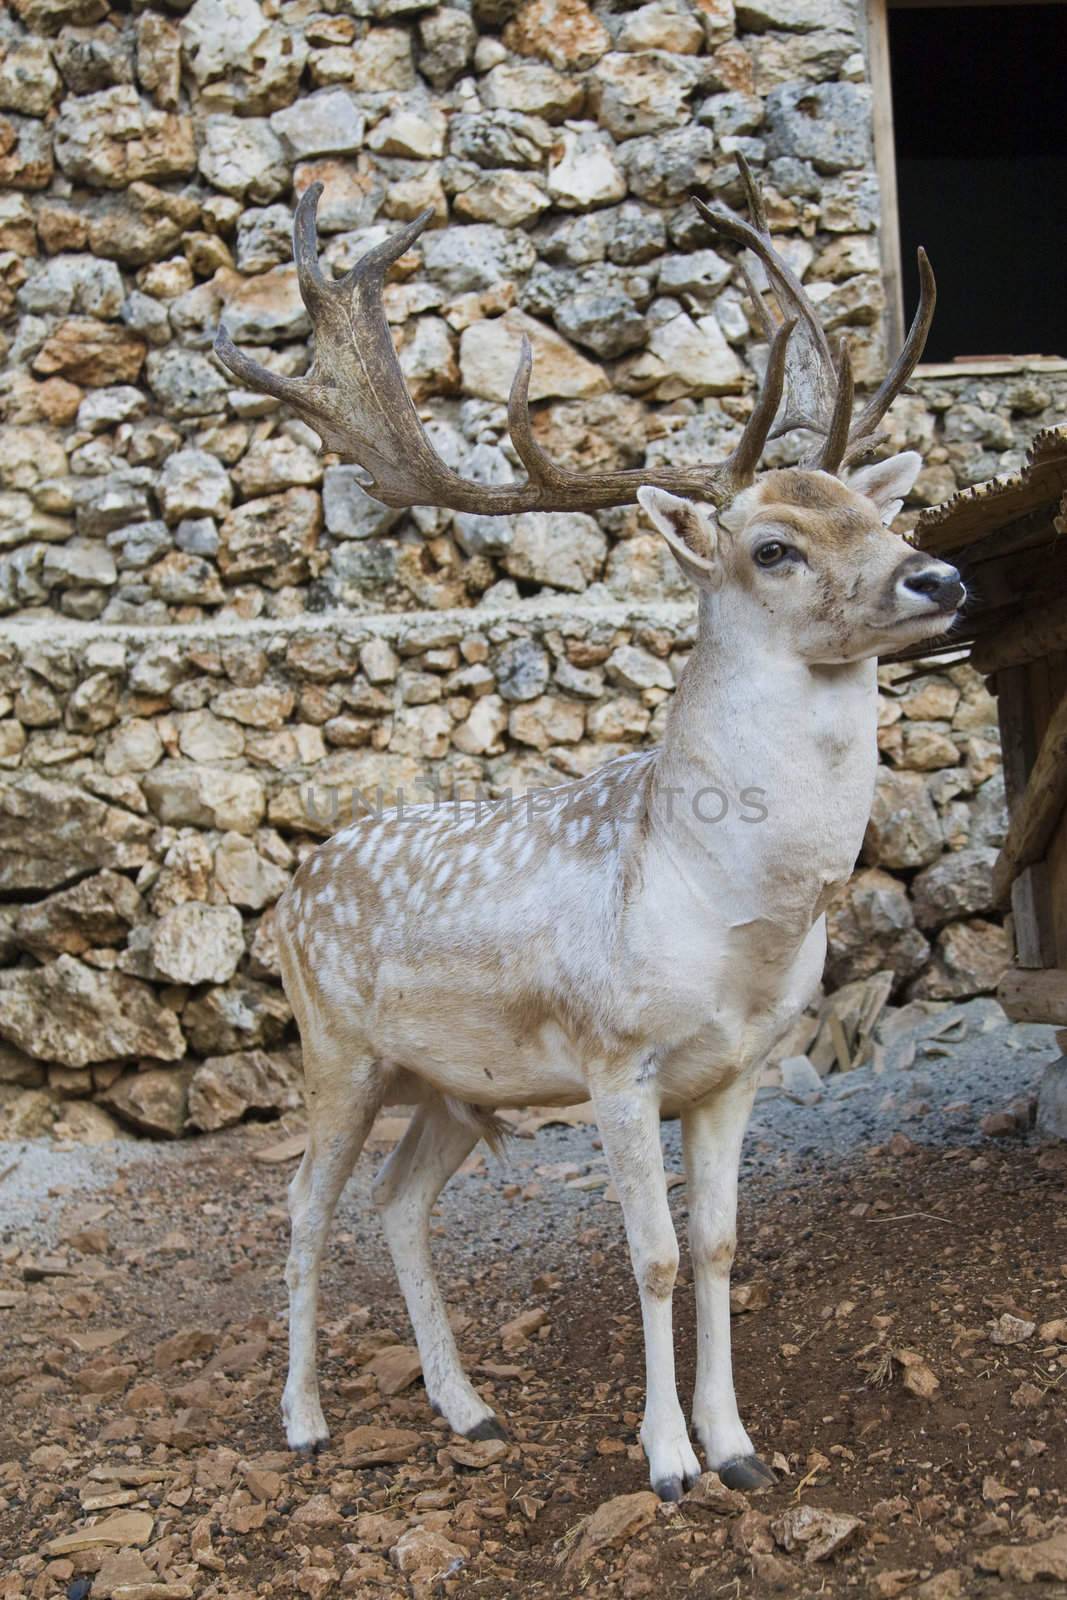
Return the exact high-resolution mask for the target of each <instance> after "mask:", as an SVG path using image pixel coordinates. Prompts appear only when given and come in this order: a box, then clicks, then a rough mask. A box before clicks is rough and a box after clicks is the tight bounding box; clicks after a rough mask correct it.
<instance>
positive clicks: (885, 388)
mask: <svg viewBox="0 0 1067 1600" xmlns="http://www.w3.org/2000/svg"><path fill="white" fill-rule="evenodd" d="M737 159H738V166H739V169H740V173H741V178H742V182H743V184H744V188H745V192H746V197H747V204H748V210H749V214H750V218H751V220H745V219H744V218H742V217H740V216H738V215H737V214H736V213H734V212H733V211H731V210H730V209H729V208H728V207H726V206H725V205H721V204H716V205H705V204H704V202H703V201H699V200H698V201H697V202H696V204H697V206H698V207H699V209H700V211H701V214H702V215H703V217H704V219H705V221H706V222H707V223H708V224H709V226H710V227H711V228H712V229H713V230H714V231H715V232H716V233H717V234H719V235H720V236H721V237H723V238H724V239H727V240H729V241H731V242H732V243H734V244H735V245H737V246H738V247H739V248H740V249H747V250H749V251H751V252H752V254H753V255H754V256H755V257H756V259H757V260H758V261H759V262H760V263H761V264H762V266H763V268H764V270H765V272H766V276H767V280H768V285H769V291H770V294H771V295H772V297H773V300H774V302H775V305H776V309H777V315H776V314H775V312H774V311H773V310H772V309H771V308H770V307H769V306H768V305H767V302H766V300H765V298H764V295H763V293H762V292H760V291H759V290H758V289H757V288H756V287H755V285H754V283H753V282H752V279H751V277H750V276H749V275H748V274H747V273H745V279H746V283H747V285H748V290H749V294H750V296H751V299H752V303H753V306H754V307H755V312H756V318H757V321H758V323H759V325H760V327H761V329H762V331H763V333H764V335H765V337H766V339H767V341H768V345H769V349H768V355H767V363H766V368H765V371H764V376H763V383H762V386H761V389H760V393H759V395H758V397H757V400H756V402H755V405H754V407H753V410H752V413H751V415H750V417H749V419H748V422H747V423H746V425H745V428H744V431H743V433H742V435H741V438H740V440H739V441H738V443H737V445H736V446H735V447H734V449H733V450H732V451H731V452H730V453H729V455H727V456H726V457H725V459H724V460H722V461H720V462H716V463H710V464H707V465H701V466H671V467H660V468H638V469H633V470H628V471H618V472H595V473H580V472H573V471H570V470H569V469H566V468H563V467H560V466H558V465H557V464H556V463H555V462H553V461H552V460H551V459H550V458H549V456H548V455H547V454H546V453H545V451H544V450H543V449H542V448H541V446H540V445H539V444H538V443H537V442H536V440H535V439H534V436H533V429H532V426H531V419H530V409H529V387H530V371H531V365H532V355H531V351H530V347H529V344H528V343H527V342H524V344H523V349H522V352H521V355H520V359H519V365H518V369H517V371H516V373H515V378H514V381H513V383H512V388H511V395H510V399H509V403H508V422H509V428H510V434H511V441H512V444H513V446H514V449H515V452H516V454H517V456H518V457H519V460H520V461H521V463H522V465H523V467H524V468H525V470H526V475H527V476H526V482H525V483H520V484H481V483H476V482H473V481H471V480H470V479H466V478H463V477H461V476H460V475H459V474H458V473H456V472H454V471H453V470H452V469H451V468H450V467H449V466H448V465H447V464H446V463H445V462H444V461H443V460H442V459H441V457H440V456H439V455H437V453H436V451H435V450H434V448H433V446H432V444H431V443H430V440H429V438H428V436H427V434H426V432H425V430H424V428H423V426H422V423H421V422H420V420H419V416H418V412H417V411H416V409H415V405H414V403H413V401H412V399H411V396H410V395H409V393H408V391H407V387H406V385H405V382H404V377H403V374H402V372H401V368H400V364H399V361H398V360H397V356H396V352H395V350H394V348H393V341H392V336H391V334H390V330H389V325H388V323H387V321H386V317H385V311H384V309H383V305H382V288H383V285H384V282H385V276H386V273H387V272H388V270H389V268H390V267H391V266H392V264H393V263H394V262H395V261H397V260H398V259H399V257H400V256H402V255H403V254H404V252H405V251H406V250H408V249H409V248H410V247H411V245H412V244H413V243H414V242H415V240H416V239H417V238H418V237H419V235H420V234H421V233H422V231H423V230H424V229H425V227H426V226H427V224H428V223H429V221H430V219H431V216H432V212H431V211H429V210H427V211H425V212H423V214H422V215H421V216H420V217H418V218H417V219H416V220H415V221H414V222H412V223H411V224H410V225H409V226H408V227H406V228H402V229H401V230H400V231H399V232H397V233H396V234H394V235H392V236H391V237H390V238H389V239H387V240H385V241H384V243H382V244H380V245H378V246H377V247H376V248H375V249H372V250H370V251H368V253H367V254H366V255H365V256H363V257H362V259H361V260H360V261H358V262H357V263H356V265H355V266H354V267H353V268H352V270H351V271H350V272H348V273H347V274H346V275H345V276H344V277H343V278H341V279H339V280H336V281H333V280H330V279H328V278H326V277H325V276H324V274H323V272H322V269H321V267H320V265H319V260H318V234H317V229H316V222H315V217H316V210H317V207H318V201H319V196H320V194H321V192H322V185H321V184H317V183H316V184H312V185H311V186H310V187H309V188H308V189H307V190H305V192H304V194H303V196H302V198H301V200H300V203H299V205H298V206H297V209H296V218H295V222H294V227H293V252H294V256H295V260H296V266H297V273H298V278H299V284H300V292H301V295H302V297H303V300H304V304H305V305H306V307H307V310H308V315H309V316H310V318H311V323H312V327H313V328H314V332H315V352H314V359H313V361H312V364H311V367H310V369H309V371H308V373H307V375H306V377H303V378H287V377H280V376H278V375H277V374H275V373H272V372H269V371H268V370H267V369H266V368H264V367H262V366H260V365H259V364H258V363H257V362H255V361H253V360H252V359H250V357H248V356H247V355H245V354H244V353H243V352H242V351H241V350H239V349H238V348H237V347H236V346H235V345H234V344H233V342H232V340H231V339H230V337H229V335H228V334H227V332H226V329H225V328H224V327H220V329H219V332H218V336H217V338H216V341H215V351H216V354H217V355H218V357H219V359H220V360H221V361H222V363H223V365H224V366H226V367H228V368H229V370H230V371H231V372H232V373H233V374H234V375H235V376H236V377H237V378H239V379H240V380H241V381H242V382H243V383H247V384H248V385H249V386H250V387H251V388H254V389H258V390H261V391H263V392H264V393H267V394H271V395H275V396H276V397H277V398H278V399H279V400H283V401H285V402H286V403H287V404H288V405H289V406H291V408H292V409H293V410H294V411H295V412H296V413H297V415H298V416H300V417H301V418H303V420H304V421H305V422H307V423H308V424H309V425H310V426H311V427H312V428H314V429H315V431H316V432H317V433H318V434H319V435H320V436H321V438H322V441H323V444H324V445H325V446H326V448H327V449H329V450H334V451H336V452H337V453H338V454H339V455H340V456H341V457H342V459H343V460H345V461H348V462H352V463H355V464H356V465H358V466H360V467H362V468H363V469H364V470H365V471H366V472H367V473H368V474H369V475H370V482H369V483H368V485H367V488H368V492H369V493H371V494H372V495H374V496H375V497H376V498H377V499H379V500H381V501H383V502H384V503H385V504H386V505H390V506H416V505H434V506H443V507H447V508H449V509H451V510H454V511H462V512H475V513H481V514H483V515H484V514H489V515H494V514H497V515H506V514H514V513H516V512H521V511H535V510H540V511H579V510H580V511H592V510H597V509H599V508H602V507H606V506H617V505H627V504H630V503H632V502H634V501H635V500H638V499H640V501H641V504H642V505H643V506H644V508H645V510H646V511H647V512H648V514H649V516H650V517H651V518H652V520H653V522H654V523H655V525H656V526H657V527H658V528H659V529H660V531H661V532H662V533H663V534H664V535H665V537H666V538H667V539H668V541H669V543H670V545H671V548H672V549H673V550H674V553H675V555H676V557H677V558H678V560H679V561H680V563H681V565H682V567H683V569H684V570H685V572H686V573H687V574H688V575H689V577H690V578H691V579H692V580H693V581H694V582H695V583H696V584H697V585H698V586H699V587H701V588H704V589H714V588H717V587H719V586H720V585H721V584H722V583H723V581H724V579H727V578H728V579H730V580H732V581H733V582H736V583H737V584H738V585H740V586H741V588H742V589H743V590H745V591H748V592H750V593H751V595H752V597H753V602H754V606H755V608H756V611H757V612H758V611H759V610H761V609H762V611H763V612H764V613H766V614H768V615H773V616H777V617H778V620H779V624H781V621H782V620H783V618H782V614H783V613H784V614H785V615H786V616H788V617H791V618H794V619H796V626H797V634H798V637H797V646H798V648H800V649H801V650H802V652H803V653H804V654H805V655H807V656H808V658H809V659H836V660H850V659H855V658H856V657H857V656H862V655H871V654H875V653H877V651H878V650H880V649H882V648H885V647H887V646H889V645H890V641H892V647H899V646H901V645H904V644H909V643H912V642H914V640H915V639H917V638H922V637H925V636H927V635H928V634H932V633H939V632H941V631H943V629H944V626H945V623H946V619H947V618H948V617H949V616H950V615H951V613H952V612H953V611H954V610H955V607H956V604H957V603H958V601H959V598H960V596H961V595H962V586H961V585H960V584H959V580H958V575H956V574H955V572H954V569H952V568H950V567H944V566H943V564H941V563H936V562H931V561H930V560H928V559H927V558H925V557H921V556H918V555H916V554H915V552H913V551H911V550H910V549H909V547H908V546H907V545H906V544H905V543H904V541H903V540H902V539H899V538H896V537H895V536H892V535H890V534H888V532H887V530H886V528H885V526H884V524H885V523H886V522H888V521H890V520H892V517H893V516H894V515H895V514H896V511H897V510H898V509H899V506H900V503H901V501H902V500H903V498H904V496H905V495H906V494H907V492H908V490H909V489H910V488H911V485H912V483H913V482H914V480H915V477H916V474H917V472H918V470H919V466H920V462H919V458H918V457H917V456H916V455H914V454H913V453H912V452H908V453H906V454H904V455H901V456H897V457H895V458H893V459H891V460H890V461H887V462H881V463H879V464H878V465H877V466H873V467H867V468H864V469H862V470H861V471H859V472H855V473H853V474H852V476H851V477H850V478H849V479H848V480H847V481H842V478H841V476H840V475H841V474H842V473H843V472H844V471H845V470H846V469H847V468H848V467H849V465H850V464H851V463H852V462H854V461H855V460H857V459H858V458H860V457H862V456H864V455H866V454H868V453H869V452H870V451H871V449H872V447H873V446H874V445H875V444H876V443H877V440H878V437H879V427H880V424H881V421H882V419H883V417H884V416H885V414H886V412H887V411H888V410H889V407H890V405H891V404H892V402H893V400H894V399H895V397H896V396H897V395H898V394H899V393H900V390H901V389H902V388H903V386H904V384H905V383H906V382H907V380H908V378H909V377H910V375H911V373H912V371H913V369H914V367H915V365H916V363H917V362H918V360H919V358H920V356H921V355H922V351H923V346H924V344H925V342H926V335H927V332H928V330H929V326H930V321H931V318H932V316H933V309H934V299H935V289H934V279H933V273H932V272H931V269H930V264H929V262H928V261H927V258H926V255H925V252H924V251H922V250H920V251H919V276H920V284H921V295H920V303H919V308H918V311H917V312H916V315H915V320H914V322H913V323H912V326H911V330H910V332H909V334H908V338H907V341H906V343H905V345H904V348H903V349H902V350H901V352H900V355H899V357H898V358H897V360H896V362H895V363H894V365H893V368H892V370H891V371H890V372H889V373H888V375H887V376H886V378H885V379H884V381H883V382H882V383H881V385H880V386H879V388H878V390H877V392H876V393H875V394H874V395H873V397H872V398H871V399H870V401H869V402H868V403H867V405H866V407H865V408H864V410H863V411H862V413H861V414H860V416H859V417H858V418H856V419H853V415H852V412H853V383H852V374H851V365H850V360H849V353H848V348H847V346H846V344H845V342H844V340H842V341H841V344H840V346H839V349H838V351H837V353H836V357H835V354H834V352H832V351H831V349H830V345H829V342H828V340H827V337H826V333H825V330H824V329H823V327H822V324H821V322H820V321H819V317H818V314H817V312H816V310H815V308H814V306H813V305H812V303H811V301H810V300H809V299H808V297H807V295H806V294H805V293H804V290H803V288H802V287H801V285H800V282H799V281H798V279H797V278H796V276H795V274H794V273H793V272H792V270H791V269H790V267H789V265H788V263H787V262H786V261H784V260H783V258H782V257H781V256H780V255H779V253H778V251H777V250H776V249H775V248H774V244H773V241H772V238H771V233H770V228H769V226H768V224H767V219H766V215H765V212H764V207H763V202H762V197H761V196H760V193H759V190H758V188H757V186H756V184H755V182H754V180H753V178H752V175H751V173H750V171H749V169H748V166H747V164H746V162H745V160H744V157H743V156H740V155H739V156H738V158H737ZM742 271H743V272H744V267H743V266H742ZM776 422H777V427H776V429H775V424H776ZM793 428H804V429H808V430H810V431H811V433H812V434H814V435H815V440H816V443H815V445H814V446H813V449H812V451H811V453H810V455H809V456H808V457H807V458H806V459H805V460H804V462H803V463H802V464H801V466H800V467H798V468H793V469H789V470H786V471H776V472H769V473H766V474H765V475H764V476H763V478H762V479H761V480H760V481H759V482H758V483H757V481H756V472H757V468H758V466H759V461H760V457H761V455H762V453H763V450H764V447H765V445H766V443H767V440H768V438H769V437H771V436H772V429H775V431H776V432H777V433H781V432H784V431H786V430H788V429H793ZM679 497H681V498H679ZM953 584H955V587H953ZM805 614H807V617H808V626H807V627H806V628H804V627H802V626H801V618H802V617H804V615H805ZM827 650H828V651H829V652H830V653H829V655H826V654H825V653H824V652H825V651H827Z"/></svg>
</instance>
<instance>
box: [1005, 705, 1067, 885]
mask: <svg viewBox="0 0 1067 1600" xmlns="http://www.w3.org/2000/svg"><path fill="white" fill-rule="evenodd" d="M1065 805H1067V695H1065V696H1064V697H1063V698H1062V699H1061V700H1060V703H1059V705H1058V706H1057V707H1056V709H1055V711H1054V712H1053V713H1052V716H1051V718H1050V720H1049V723H1048V726H1047V728H1046V729H1045V733H1044V737H1043V738H1042V740H1041V747H1040V749H1039V750H1038V752H1037V760H1036V761H1035V762H1034V767H1033V771H1032V772H1031V773H1030V776H1029V778H1028V779H1027V783H1026V789H1025V790H1024V792H1023V794H1022V796H1021V798H1020V799H1019V800H1018V802H1017V803H1016V805H1015V806H1014V808H1013V811H1012V817H1011V822H1010V824H1009V826H1008V836H1007V838H1006V839H1005V840H1004V843H1003V844H1002V845H1001V847H1000V854H999V855H998V857H997V861H996V865H995V866H994V868H993V899H994V902H995V903H996V904H997V905H999V906H1006V905H1007V904H1008V902H1009V899H1010V897H1011V886H1012V884H1013V882H1014V881H1015V879H1016V878H1017V877H1018V875H1019V873H1020V872H1021V871H1022V869H1023V867H1028V866H1030V865H1031V863H1032V862H1034V861H1040V860H1041V858H1042V856H1043V855H1044V854H1045V852H1046V851H1047V849H1048V847H1049V844H1050V842H1051V840H1052V835H1053V833H1054V832H1055V829H1056V825H1057V823H1058V822H1059V820H1060V816H1061V815H1062V812H1063V808H1064V806H1065Z"/></svg>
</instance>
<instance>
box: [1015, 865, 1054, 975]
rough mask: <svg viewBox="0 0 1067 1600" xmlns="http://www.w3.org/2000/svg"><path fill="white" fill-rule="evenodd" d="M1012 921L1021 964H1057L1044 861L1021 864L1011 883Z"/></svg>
mask: <svg viewBox="0 0 1067 1600" xmlns="http://www.w3.org/2000/svg"><path fill="white" fill-rule="evenodd" d="M1011 923H1012V928H1013V930H1014V933H1015V959H1016V961H1017V962H1018V964H1019V966H1020V967H1030V968H1033V969H1037V968H1041V967H1054V966H1055V965H1056V954H1057V952H1056V924H1055V920H1054V917H1053V911H1052V886H1051V883H1050V881H1049V870H1048V864H1047V862H1044V861H1035V862H1034V864H1033V866H1032V867H1024V868H1023V870H1022V871H1021V872H1020V874H1019V876H1018V877H1017V878H1016V880H1015V882H1014V883H1013V884H1012V886H1011Z"/></svg>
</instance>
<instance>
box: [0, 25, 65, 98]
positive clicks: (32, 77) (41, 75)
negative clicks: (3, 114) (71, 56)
mask: <svg viewBox="0 0 1067 1600" xmlns="http://www.w3.org/2000/svg"><path fill="white" fill-rule="evenodd" d="M59 88H60V83H59V74H58V72H57V71H56V69H55V67H54V66H53V65H52V55H51V51H50V50H49V48H48V46H47V44H46V43H45V41H44V40H43V39H33V38H27V39H19V40H17V41H16V40H14V39H4V40H3V41H0V111H22V112H24V113H25V114H26V115H27V116H30V117H43V116H45V115H47V113H48V110H49V108H50V106H51V104H52V101H53V100H54V99H55V98H56V96H57V94H58V93H59Z"/></svg>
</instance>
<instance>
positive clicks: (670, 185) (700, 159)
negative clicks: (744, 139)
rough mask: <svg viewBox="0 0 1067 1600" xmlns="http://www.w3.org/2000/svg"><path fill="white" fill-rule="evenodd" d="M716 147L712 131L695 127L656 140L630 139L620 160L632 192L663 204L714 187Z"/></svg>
mask: <svg viewBox="0 0 1067 1600" xmlns="http://www.w3.org/2000/svg"><path fill="white" fill-rule="evenodd" d="M714 147H715V141H714V137H713V135H712V133H711V130H710V129H709V128H701V127H692V126H691V127H687V128H679V129H677V130H676V131H675V132H673V133H671V132H667V133H661V134H658V135H657V136H655V137H652V138H647V137H646V138H638V139H627V141H626V143H625V144H624V145H623V146H622V148H621V149H620V151H619V159H620V160H621V162H622V165H623V170H624V171H625V173H626V179H627V182H628V184H629V186H630V191H631V193H632V194H634V195H636V196H637V197H638V199H640V200H647V201H649V202H651V203H652V204H654V205H663V204H665V203H666V202H668V201H671V200H680V199H681V198H682V196H683V195H686V194H687V193H689V192H690V191H691V190H692V189H695V188H699V187H700V186H703V185H708V184H710V182H711V179H712V176H713V174H714V171H715V164H714V155H713V152H714Z"/></svg>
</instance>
